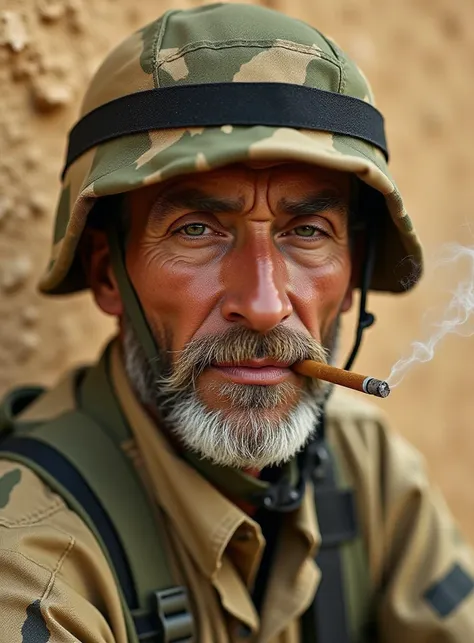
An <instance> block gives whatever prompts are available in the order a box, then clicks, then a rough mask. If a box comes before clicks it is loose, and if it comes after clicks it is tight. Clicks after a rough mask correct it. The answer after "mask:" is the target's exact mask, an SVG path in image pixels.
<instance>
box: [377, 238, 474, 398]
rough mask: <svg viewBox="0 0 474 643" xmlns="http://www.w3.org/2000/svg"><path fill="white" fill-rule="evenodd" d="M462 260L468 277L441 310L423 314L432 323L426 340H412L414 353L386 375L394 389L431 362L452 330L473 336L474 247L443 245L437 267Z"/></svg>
mask: <svg viewBox="0 0 474 643" xmlns="http://www.w3.org/2000/svg"><path fill="white" fill-rule="evenodd" d="M461 261H467V262H469V266H468V274H467V277H466V278H465V279H464V280H462V281H461V282H460V283H458V284H457V285H456V288H455V289H454V290H451V292H450V293H449V294H450V295H451V299H450V300H449V302H448V304H447V306H445V307H444V308H443V309H442V311H441V312H439V311H438V312H437V311H436V310H435V309H432V310H430V311H428V313H427V314H426V315H425V316H424V318H425V324H427V325H429V327H430V330H431V333H430V334H429V337H428V339H426V340H425V341H422V340H417V341H414V342H412V344H411V349H412V350H411V354H410V355H409V356H408V357H404V358H402V359H400V360H398V362H397V363H396V364H394V366H393V367H392V370H391V372H390V375H389V377H388V378H387V381H388V383H389V384H390V387H391V388H393V387H395V386H397V385H398V384H400V382H401V381H402V379H403V378H404V377H405V375H406V373H407V372H408V370H409V369H410V368H411V367H412V366H413V365H414V364H416V363H418V362H420V363H422V362H429V361H430V360H431V359H432V358H433V355H434V352H435V348H436V346H437V345H438V344H439V342H440V341H441V340H442V339H443V337H444V336H445V335H448V334H449V333H455V334H457V335H463V336H465V337H468V336H470V335H474V327H472V326H471V325H470V324H467V322H468V321H469V320H470V319H471V316H472V315H473V313H474V247H466V246H460V245H458V244H455V243H453V244H448V245H446V246H444V248H443V251H442V254H441V256H440V258H439V259H438V261H437V262H436V264H435V269H437V268H440V267H447V266H449V267H452V266H453V265H454V264H458V263H459V262H461ZM430 316H431V321H430V320H429V317H430ZM433 317H434V319H433Z"/></svg>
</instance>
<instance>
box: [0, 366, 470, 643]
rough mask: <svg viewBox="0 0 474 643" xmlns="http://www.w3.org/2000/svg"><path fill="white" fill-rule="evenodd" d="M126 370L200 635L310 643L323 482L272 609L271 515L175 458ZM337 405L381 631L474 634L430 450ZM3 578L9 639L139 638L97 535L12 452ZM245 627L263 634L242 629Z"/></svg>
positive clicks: (282, 556)
mask: <svg viewBox="0 0 474 643" xmlns="http://www.w3.org/2000/svg"><path fill="white" fill-rule="evenodd" d="M113 379H114V385H115V388H116V392H118V394H119V396H120V400H121V403H122V405H123V409H124V412H125V414H126V416H127V418H128V420H129V422H130V423H131V426H132V427H133V432H134V434H135V436H136V441H135V443H129V444H127V445H124V447H125V448H126V450H127V452H128V453H129V454H130V455H131V457H132V458H133V459H134V461H135V462H136V464H137V465H138V467H139V470H140V472H141V474H142V475H143V476H144V480H145V481H146V480H147V479H148V481H150V476H151V475H152V474H153V475H158V476H159V478H160V484H159V497H158V504H159V512H160V513H161V516H162V520H163V521H164V525H165V527H166V530H167V533H168V534H169V541H170V546H171V549H172V552H170V555H171V557H172V564H173V566H174V567H175V568H176V570H177V571H178V573H180V574H181V575H182V577H183V582H184V583H185V584H186V586H187V587H188V588H189V589H190V592H191V596H192V600H193V605H194V610H195V614H196V617H197V623H198V640H199V641H201V642H203V643H208V642H209V643H211V642H212V643H228V642H230V641H232V642H239V641H241V640H242V641H244V640H245V641H258V643H264V642H265V643H267V642H268V643H298V642H299V640H300V638H299V628H298V617H299V615H300V614H301V613H302V612H303V611H304V610H305V608H306V607H307V605H308V604H309V602H310V600H311V597H312V595H313V593H314V591H316V590H317V586H318V583H319V579H320V573H319V570H318V568H317V566H316V564H315V563H314V560H313V559H314V554H315V551H316V549H317V547H318V545H319V541H320V535H319V530H318V526H317V519H316V515H315V511H314V507H313V499H312V492H311V489H309V490H308V492H307V494H306V497H305V499H304V502H303V505H302V507H301V508H300V509H299V510H298V511H297V512H295V513H294V514H293V515H288V517H287V520H286V523H285V527H284V535H283V546H282V547H281V548H280V549H279V550H278V553H277V559H276V562H275V565H274V568H273V575H272V577H271V579H270V584H269V589H268V595H267V598H266V601H265V604H264V608H263V611H262V616H261V619H259V617H258V615H257V614H256V612H255V609H254V607H253V604H252V601H251V598H250V593H249V588H250V587H251V585H252V581H253V579H254V577H255V573H256V570H257V568H258V564H259V561H260V558H261V555H262V551H263V548H264V542H263V538H262V535H261V530H260V528H259V525H258V524H257V523H255V521H253V520H252V519H251V518H249V517H248V516H247V515H246V514H245V513H244V512H242V511H241V510H240V509H239V508H238V507H236V506H235V505H234V504H233V503H231V502H230V501H229V500H228V499H226V498H225V497H224V496H223V495H222V494H220V493H219V492H218V491H217V490H216V489H215V488H213V487H212V486H211V485H210V484H209V483H208V482H207V481H206V480H205V479H204V478H202V477H201V476H200V475H199V474H198V473H197V472H196V471H195V470H194V469H193V468H191V467H190V466H189V465H188V464H186V463H185V462H184V461H183V460H182V459H181V458H178V457H177V456H176V455H175V454H174V452H173V451H172V450H171V449H170V448H169V446H168V443H167V442H166V441H165V440H164V438H163V437H162V436H161V435H160V433H159V432H158V431H157V430H156V427H155V426H154V425H152V424H151V422H150V420H149V418H148V416H147V415H146V414H145V413H144V411H143V410H142V408H141V407H140V405H139V404H138V402H137V400H136V399H135V397H134V395H133V393H132V391H131V389H130V387H129V385H128V382H127V380H126V378H125V375H124V373H123V369H122V367H121V364H120V363H119V362H118V360H115V362H114V367H113ZM71 383H72V379H71V378H70V379H69V380H66V381H65V382H64V383H63V384H62V385H61V386H60V387H59V388H58V389H56V390H55V391H53V392H52V393H51V394H49V396H48V394H47V395H46V396H44V398H43V399H42V400H41V401H40V403H39V405H38V406H37V407H36V409H35V411H34V412H35V413H36V415H37V416H41V417H44V416H45V415H46V416H47V415H48V414H51V412H52V409H53V408H55V409H57V408H58V406H61V407H62V408H63V409H64V408H68V407H70V405H71V404H73V401H72V400H73V396H72V391H71V386H72V384H71ZM330 406H331V410H330V412H329V417H330V422H329V425H330V426H329V430H330V433H331V439H332V442H333V444H334V446H335V448H336V449H337V450H338V452H339V454H340V455H341V459H342V461H343V463H344V468H345V470H346V471H345V472H346V475H348V476H349V477H350V479H351V480H352V481H353V483H354V485H355V488H356V491H357V493H358V509H359V514H360V520H361V522H362V529H363V535H364V537H365V539H366V542H367V548H368V554H369V566H370V577H371V580H372V583H373V587H374V588H375V590H376V593H377V596H378V598H379V607H378V614H377V617H378V623H379V632H380V634H379V639H378V640H379V641H380V642H383V643H395V641H397V642H401V641H403V642H404V643H422V642H423V643H425V642H426V643H429V642H431V641H433V643H434V642H435V641H436V643H448V642H449V643H467V642H468V641H471V640H474V591H472V589H470V587H471V584H472V586H473V587H474V582H473V581H472V579H473V578H474V556H473V554H472V552H471V550H470V549H469V548H468V547H467V546H466V545H465V544H464V543H463V541H462V539H461V538H460V536H459V534H458V532H457V530H456V527H455V526H454V524H453V522H452V519H451V517H450V515H449V512H448V511H447V509H446V507H445V505H444V503H443V501H442V499H441V498H440V497H439V494H438V493H437V492H436V491H435V490H434V489H432V488H431V487H430V486H429V484H428V481H427V478H426V476H425V473H424V471H423V466H422V463H421V460H420V457H419V455H418V454H417V453H416V452H414V450H413V449H412V447H410V446H409V445H407V444H406V442H404V441H403V440H402V439H401V438H400V437H398V436H397V435H395V434H393V433H391V432H390V431H389V430H388V429H387V427H386V425H385V422H384V420H383V418H382V417H381V416H380V413H379V412H378V410H376V409H375V408H372V407H371V406H369V405H367V404H366V403H365V402H362V401H361V400H358V399H357V400H354V399H353V398H345V397H343V396H339V395H338V396H335V398H334V400H333V401H332V404H331V405H330ZM150 436H152V440H151V442H150V441H149V440H150ZM143 444H146V445H147V448H146V449H145V451H143V449H142V451H140V447H141V445H143ZM151 467H153V470H152V469H151ZM144 555H145V556H146V552H144ZM0 579H1V582H0V643H20V642H21V643H42V642H43V641H44V642H45V643H46V642H48V641H49V642H51V643H63V642H64V643H66V642H68V643H70V642H73V641H81V642H82V643H105V642H107V643H112V642H115V643H126V641H127V639H126V633H125V626H124V623H123V619H122V615H121V609H120V602H119V598H118V595H117V592H116V589H115V585H114V580H113V578H112V575H111V572H110V570H109V569H108V566H107V563H106V561H105V559H104V557H103V555H102V553H101V551H100V549H99V546H98V545H97V543H96V542H95V540H94V537H93V535H92V534H91V533H90V531H89V530H88V528H87V527H86V526H85V525H84V523H83V522H82V521H81V519H80V518H79V517H78V516H77V515H75V514H74V513H72V512H71V511H70V510H69V509H68V508H67V507H66V505H65V504H64V502H63V501H62V500H61V498H59V497H58V496H57V495H56V494H54V493H53V492H52V491H51V490H50V489H49V488H48V487H46V486H45V485H44V484H43V483H42V482H41V481H40V480H39V479H38V478H37V477H36V475H35V474H33V473H32V472H31V471H29V470H28V469H26V468H25V467H22V466H19V465H18V464H16V463H13V462H8V461H0ZM430 589H431V592H429V590H430ZM427 591H428V592H429V593H428V594H427V596H425V594H426V592H427ZM447 606H448V607H450V610H451V611H450V612H449V613H448V614H447V615H445V616H442V615H441V614H440V611H439V610H441V611H443V610H446V609H447ZM241 624H245V625H246V626H248V628H250V629H251V630H252V632H253V636H252V637H251V638H249V637H243V636H241V635H242V634H243V630H242V628H241Z"/></svg>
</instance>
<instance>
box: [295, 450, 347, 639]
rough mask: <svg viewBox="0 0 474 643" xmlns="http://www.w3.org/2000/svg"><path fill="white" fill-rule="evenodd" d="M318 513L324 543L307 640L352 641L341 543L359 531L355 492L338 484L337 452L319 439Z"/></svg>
mask: <svg viewBox="0 0 474 643" xmlns="http://www.w3.org/2000/svg"><path fill="white" fill-rule="evenodd" d="M310 449H311V455H312V457H313V459H314V462H315V465H316V466H315V468H314V471H313V476H312V477H313V484H314V497H315V505H316V515H317V518H318V523H319V530H320V533H321V546H320V549H319V552H318V554H317V557H316V563H317V564H318V567H319V569H320V571H321V581H320V584H319V587H318V589H317V592H316V596H315V598H314V600H313V603H312V604H311V606H310V607H309V608H308V610H307V611H306V612H305V613H304V614H303V617H302V635H303V641H304V643H349V642H350V641H351V634H350V625H349V615H348V606H347V605H346V596H345V594H346V593H345V590H344V575H343V562H342V552H341V546H342V545H343V544H345V543H347V542H349V541H351V540H354V539H355V538H356V537H357V534H358V527H357V515H356V508H355V500H354V494H353V491H352V490H351V489H340V488H338V486H337V480H336V473H335V463H334V455H333V453H332V452H331V450H330V448H329V445H328V444H327V443H326V442H325V441H324V440H320V441H318V442H315V443H313V444H312V445H311V446H310Z"/></svg>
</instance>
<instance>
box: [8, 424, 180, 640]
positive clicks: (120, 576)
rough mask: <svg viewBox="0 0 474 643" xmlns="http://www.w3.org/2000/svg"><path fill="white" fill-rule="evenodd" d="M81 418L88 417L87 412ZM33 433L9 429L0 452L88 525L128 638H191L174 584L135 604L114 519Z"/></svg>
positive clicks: (68, 462)
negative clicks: (118, 598)
mask: <svg viewBox="0 0 474 643" xmlns="http://www.w3.org/2000/svg"><path fill="white" fill-rule="evenodd" d="M73 413H74V415H76V416H77V413H75V412H72V413H70V414H65V415H64V416H63V417H62V418H60V419H58V420H56V421H53V422H58V421H59V422H60V423H61V424H63V422H64V424H65V426H67V425H68V424H70V423H71V420H72V419H74V420H76V419H77V418H76V417H74V418H73ZM67 420H69V422H68V421H67ZM84 422H85V420H84ZM87 422H91V420H90V418H88V419H87ZM98 430H100V429H98ZM39 431H40V432H41V428H39ZM34 433H35V430H34V429H32V430H31V431H30V432H29V433H24V434H17V433H15V431H11V430H10V432H9V435H7V436H6V438H4V439H3V440H2V441H1V442H0V457H2V458H5V459H10V460H14V461H18V462H21V463H23V464H25V465H26V466H30V468H31V469H32V470H33V471H35V472H36V473H37V474H38V475H39V476H40V477H42V478H43V480H44V481H45V482H46V483H47V484H49V485H50V486H51V487H52V488H53V490H54V491H56V492H57V493H59V494H60V495H62V497H63V498H64V500H65V501H66V503H67V504H68V505H69V506H70V507H71V509H72V510H73V511H76V512H77V513H78V514H79V515H80V516H81V517H82V518H83V519H86V524H88V526H89V527H93V531H94V533H95V535H96V537H97V539H98V541H99V543H100V544H101V547H102V549H103V550H104V553H106V555H107V558H108V560H109V564H110V565H111V566H112V569H113V571H114V572H115V576H116V579H117V583H118V585H119V588H120V590H121V595H122V600H123V601H124V603H125V604H123V607H124V608H125V605H126V607H127V608H128V615H126V614H125V612H124V614H125V616H126V620H127V627H130V628H132V629H130V630H129V637H130V642H131V643H132V641H135V642H136V641H138V642H140V643H141V642H142V641H144V642H146V643H172V642H174V641H179V642H180V643H187V642H191V641H192V640H193V638H192V636H193V635H192V632H193V617H192V614H191V612H190V606H189V602H188V597H187V591H186V589H185V588H184V587H179V586H174V587H168V586H167V587H165V588H163V587H162V588H161V589H157V590H156V591H153V592H152V593H151V595H150V596H149V600H148V608H146V609H143V606H142V607H140V606H139V599H138V596H137V591H136V583H135V580H134V576H133V572H132V568H131V566H130V562H129V557H128V555H127V552H126V550H125V548H124V546H123V544H122V540H121V538H120V536H119V534H118V533H117V529H116V526H115V524H114V521H113V520H112V518H111V517H110V515H109V513H108V512H107V511H106V509H105V507H104V505H103V504H102V502H101V500H100V499H99V497H98V496H97V494H96V493H95V492H94V490H93V488H92V487H91V485H90V484H89V483H88V482H87V479H86V477H85V476H84V475H82V473H81V471H80V470H79V468H78V467H76V466H74V464H73V463H72V462H71V460H70V459H69V458H68V457H66V455H64V454H63V453H62V452H61V451H60V450H59V449H57V448H55V447H54V446H53V445H52V444H50V443H48V442H47V441H45V440H43V439H37V438H36V437H34ZM156 542H158V541H156ZM158 546H159V543H158Z"/></svg>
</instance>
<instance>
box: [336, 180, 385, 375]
mask: <svg viewBox="0 0 474 643" xmlns="http://www.w3.org/2000/svg"><path fill="white" fill-rule="evenodd" d="M372 192H373V191H370V192H369V190H366V191H365V198H364V208H366V209H367V228H366V244H365V257H364V262H363V265H362V274H361V281H360V301H359V319H358V322H357V328H356V334H355V340H354V345H353V347H352V351H351V353H350V355H349V358H348V359H347V362H346V365H345V366H344V368H345V370H346V371H349V370H350V369H351V367H352V364H353V363H354V360H355V358H356V356H357V353H358V352H359V348H360V345H361V343H362V337H363V334H364V331H365V330H366V329H367V328H370V326H372V324H373V323H374V322H375V316H374V315H373V314H372V313H369V312H368V311H367V309H366V305H367V295H368V292H369V288H370V284H371V281H372V274H373V271H374V265H375V253H376V250H377V225H376V218H375V216H374V213H373V212H374V210H375V208H373V201H374V199H376V198H377V196H376V195H375V194H373V193H372Z"/></svg>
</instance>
